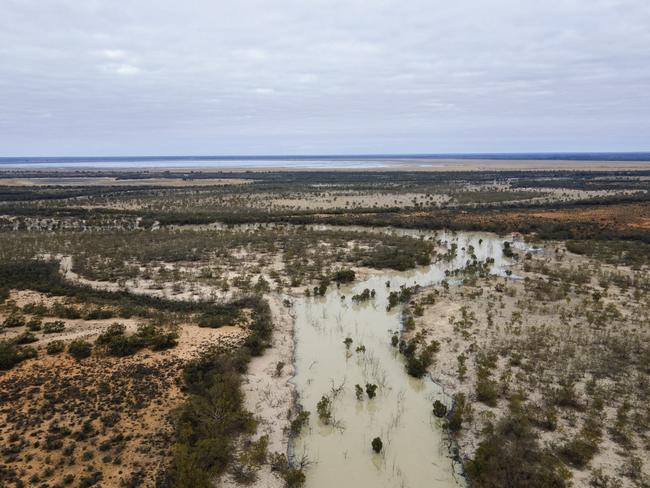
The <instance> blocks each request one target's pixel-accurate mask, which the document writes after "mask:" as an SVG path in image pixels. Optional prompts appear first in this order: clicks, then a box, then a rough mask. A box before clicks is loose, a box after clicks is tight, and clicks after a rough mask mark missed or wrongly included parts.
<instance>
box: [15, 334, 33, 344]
mask: <svg viewBox="0 0 650 488" xmlns="http://www.w3.org/2000/svg"><path fill="white" fill-rule="evenodd" d="M14 341H15V342H16V344H31V343H33V342H37V341H38V339H37V338H36V336H35V335H34V334H33V333H32V332H23V333H22V334H20V335H19V336H16V337H15V338H14Z"/></svg>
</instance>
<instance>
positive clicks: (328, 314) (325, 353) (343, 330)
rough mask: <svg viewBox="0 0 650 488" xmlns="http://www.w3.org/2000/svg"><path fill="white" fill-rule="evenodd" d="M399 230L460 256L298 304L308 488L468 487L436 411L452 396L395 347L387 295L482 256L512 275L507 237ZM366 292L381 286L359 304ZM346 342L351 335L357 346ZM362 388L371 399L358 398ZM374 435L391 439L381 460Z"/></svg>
mask: <svg viewBox="0 0 650 488" xmlns="http://www.w3.org/2000/svg"><path fill="white" fill-rule="evenodd" d="M400 232H401V233H409V234H416V235H420V236H421V237H422V238H426V239H435V240H440V241H441V243H442V245H443V246H445V247H447V248H448V249H451V248H452V247H455V249H456V252H455V254H454V255H453V256H452V257H450V259H448V260H439V261H437V262H434V263H432V264H431V265H428V266H422V267H419V268H417V269H415V270H410V271H405V272H397V271H377V272H375V273H373V274H372V276H371V277H369V278H368V279H366V280H365V281H362V282H357V283H354V284H353V285H348V286H341V287H340V288H338V289H337V288H336V287H334V286H332V287H330V288H329V290H328V291H327V292H326V293H325V295H324V296H322V297H320V296H319V297H311V298H309V297H305V298H301V299H297V300H296V301H295V304H294V309H295V314H296V324H295V330H296V349H295V363H296V375H295V377H294V383H295V385H296V389H297V392H298V397H299V402H300V404H301V405H302V407H303V408H304V409H305V410H306V411H309V412H310V413H311V420H310V427H309V428H306V429H303V432H302V433H301V435H300V436H299V437H298V438H296V439H295V440H294V442H293V445H292V453H293V455H294V457H295V459H297V460H301V459H302V460H306V461H308V464H307V469H306V471H305V472H306V476H307V483H306V486H308V487H309V488H321V487H322V488H325V487H333V486H341V487H343V486H355V487H359V488H365V487H391V488H392V487H406V488H408V487H410V488H419V487H457V486H464V482H463V478H462V476H461V475H460V473H459V472H458V471H459V468H458V467H457V466H454V463H453V460H452V457H451V455H450V449H449V447H450V446H449V443H448V440H446V438H445V433H444V431H443V429H442V424H441V422H442V421H441V420H440V419H437V418H436V417H435V416H434V415H433V411H432V404H433V402H434V401H435V400H440V401H441V402H443V403H445V404H446V405H447V406H448V407H450V406H451V398H450V397H449V396H448V395H446V394H445V392H443V391H442V390H441V388H440V387H439V386H438V385H437V384H436V383H434V382H433V381H431V380H430V379H429V378H427V377H425V378H424V379H416V378H412V377H410V376H408V375H407V373H406V371H405V367H404V361H403V358H402V356H401V354H400V353H399V352H398V348H397V347H394V346H393V345H392V344H391V338H392V336H393V334H395V333H398V332H399V331H400V329H401V313H402V310H401V307H400V306H396V307H393V308H391V309H390V310H387V305H388V297H389V294H390V292H391V291H397V290H399V289H400V287H401V286H407V287H410V286H413V285H416V284H417V285H421V286H428V285H434V284H436V283H440V282H442V281H443V280H445V279H446V278H447V275H446V272H450V271H452V270H454V269H460V268H463V267H464V266H466V264H467V263H468V261H472V260H473V259H474V258H475V259H476V260H478V261H485V260H486V259H488V258H490V259H493V260H494V262H493V263H492V262H491V264H490V269H491V272H493V273H497V274H502V273H504V272H505V267H506V266H507V264H508V262H507V260H506V259H505V258H504V257H503V252H502V243H503V239H502V238H498V237H497V236H495V235H491V234H477V233H453V234H452V233H437V234H432V233H418V232H415V231H400ZM454 245H455V246H454ZM449 279H453V278H449ZM364 289H369V290H374V297H373V298H370V299H369V300H367V301H362V302H355V301H353V300H352V296H353V295H355V294H360V293H362V292H363V291H364ZM347 338H350V339H352V343H351V344H349V347H348V346H347V345H346V344H345V343H344V341H345V340H346V339H347ZM366 384H376V385H377V386H378V388H377V394H376V397H375V398H373V399H370V398H369V397H368V395H367V394H366V392H365V388H366ZM355 385H359V386H360V387H361V388H362V389H363V390H364V391H363V394H361V395H357V392H356V391H355ZM323 396H326V397H327V398H328V399H329V400H330V401H331V414H332V418H331V421H330V422H329V423H328V424H326V423H324V422H322V421H321V420H320V419H319V417H318V415H317V413H316V412H317V404H318V402H319V401H320V400H321V399H322V398H323ZM375 437H379V438H381V440H382V443H383V449H382V450H381V453H379V454H376V453H375V452H373V449H372V447H371V442H372V440H373V439H374V438H375Z"/></svg>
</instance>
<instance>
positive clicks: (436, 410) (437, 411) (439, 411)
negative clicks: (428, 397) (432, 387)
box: [433, 400, 447, 419]
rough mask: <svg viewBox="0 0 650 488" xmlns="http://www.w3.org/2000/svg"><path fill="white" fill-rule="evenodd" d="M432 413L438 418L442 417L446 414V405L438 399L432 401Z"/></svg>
mask: <svg viewBox="0 0 650 488" xmlns="http://www.w3.org/2000/svg"><path fill="white" fill-rule="evenodd" d="M433 415H435V416H436V417H438V418H439V419H441V418H443V417H444V416H445V415H447V406H446V405H445V404H444V403H442V402H441V401H440V400H436V401H435V402H433Z"/></svg>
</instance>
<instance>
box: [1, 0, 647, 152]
mask: <svg viewBox="0 0 650 488" xmlns="http://www.w3.org/2000/svg"><path fill="white" fill-rule="evenodd" d="M0 2H1V3H2V16H1V17H0V155H57V154H69V155H75V154H77V155H79V154H84V155H86V154H115V155H119V154H164V153H172V154H269V153H301V152H313V153H347V152H355V153H370V152H372V153H376V152H401V153H405V152H481V151H485V152H489V151H553V150H558V151H564V150H590V151H595V150H648V149H650V115H649V114H650V97H648V96H647V92H648V88H650V49H648V46H650V3H649V2H647V1H646V0H549V1H546V2H539V1H533V0H492V1H487V0H472V1H470V0H464V1H463V0H459V1H456V2H442V1H439V0H409V1H398V0H348V1H334V0H331V1H325V0H310V1H304V0H302V1H298V0H295V1H292V0H276V1H273V2H269V1H265V0H240V1H230V0H228V1H226V0H224V1H219V2H214V1H208V0H196V1H192V2H176V1H161V0H158V1H153V0H134V1H131V2H128V3H126V2H119V5H118V3H117V2H110V1H108V0H89V1H83V2H82V1H78V0H0Z"/></svg>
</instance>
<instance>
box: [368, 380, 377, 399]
mask: <svg viewBox="0 0 650 488" xmlns="http://www.w3.org/2000/svg"><path fill="white" fill-rule="evenodd" d="M366 394H367V395H368V398H370V399H371V400H372V399H373V398H375V396H376V395H377V385H374V384H372V383H366Z"/></svg>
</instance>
